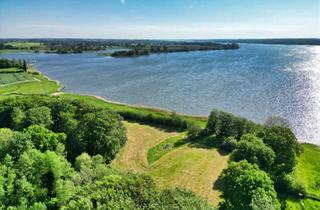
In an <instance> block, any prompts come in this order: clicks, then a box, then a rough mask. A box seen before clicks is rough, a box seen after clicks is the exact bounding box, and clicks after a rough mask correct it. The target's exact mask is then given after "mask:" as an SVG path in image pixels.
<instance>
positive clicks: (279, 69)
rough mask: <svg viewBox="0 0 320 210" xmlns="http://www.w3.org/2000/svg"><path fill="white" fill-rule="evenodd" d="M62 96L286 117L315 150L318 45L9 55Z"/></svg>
mask: <svg viewBox="0 0 320 210" xmlns="http://www.w3.org/2000/svg"><path fill="white" fill-rule="evenodd" d="M1 56H2V57H6V58H16V59H28V60H29V61H31V62H34V65H35V67H36V68H38V69H39V70H40V71H42V72H43V73H45V74H46V75H48V76H49V77H51V78H53V79H56V80H59V81H61V82H62V84H63V85H64V86H65V87H66V89H65V91H68V92H75V93H82V94H95V95H99V96H102V97H105V98H107V99H110V100H115V101H119V102H124V103H130V104H140V105H147V106H156V107H162V108H166V109H170V110H173V111H176V112H180V113H186V114H193V115H208V114H209V112H210V110H211V109H212V108H219V109H223V110H225V111H227V112H231V113H234V114H237V115H240V116H242V117H246V118H249V119H252V120H254V121H256V122H259V123H262V122H263V121H264V120H265V118H266V117H267V116H270V115H277V116H282V117H284V118H286V119H287V120H288V121H289V122H290V123H291V125H292V127H293V130H294V132H295V134H296V135H297V137H298V138H299V139H300V140H301V141H307V142H313V143H315V144H318V145H320V46H282V45H255V44H251V45H250V44H242V45H241V48H240V49H239V50H229V51H207V52H186V53H170V54H160V55H151V56H142V57H137V58H108V57H101V56H97V55H96V54H95V53H84V54H73V55H56V54H33V53H15V54H7V55H1Z"/></svg>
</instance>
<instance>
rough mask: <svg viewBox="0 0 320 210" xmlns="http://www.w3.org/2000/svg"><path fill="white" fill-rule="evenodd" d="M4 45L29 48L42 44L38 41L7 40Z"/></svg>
mask: <svg viewBox="0 0 320 210" xmlns="http://www.w3.org/2000/svg"><path fill="white" fill-rule="evenodd" d="M5 44H6V45H11V46H13V47H16V48H20V49H29V48H30V47H40V46H41V45H44V44H43V43H40V42H7V43H5Z"/></svg>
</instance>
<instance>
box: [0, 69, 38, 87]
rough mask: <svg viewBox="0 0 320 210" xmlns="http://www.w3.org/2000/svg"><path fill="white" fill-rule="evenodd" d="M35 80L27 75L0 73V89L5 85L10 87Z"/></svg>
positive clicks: (21, 73)
mask: <svg viewBox="0 0 320 210" xmlns="http://www.w3.org/2000/svg"><path fill="white" fill-rule="evenodd" d="M34 80H35V79H34V78H33V77H32V76H31V75H30V74H27V73H24V72H19V73H0V87H1V86H5V85H11V84H15V83H19V82H30V81H34Z"/></svg>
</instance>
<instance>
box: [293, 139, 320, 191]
mask: <svg viewBox="0 0 320 210" xmlns="http://www.w3.org/2000/svg"><path fill="white" fill-rule="evenodd" d="M302 147H303V153H302V154H301V155H300V157H299V158H298V167H297V169H298V170H297V175H298V177H299V179H300V180H301V181H302V182H303V183H304V184H305V186H306V188H307V192H308V193H311V194H314V195H318V196H319V197H320V147H318V146H315V145H312V144H302Z"/></svg>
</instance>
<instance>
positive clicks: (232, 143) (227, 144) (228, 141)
mask: <svg viewBox="0 0 320 210" xmlns="http://www.w3.org/2000/svg"><path fill="white" fill-rule="evenodd" d="M237 143H238V142H237V140H236V139H235V138H234V137H232V136H229V137H228V138H224V140H223V142H222V144H221V146H220V148H221V149H223V150H225V151H227V152H232V151H233V150H234V149H235V148H236V147H237Z"/></svg>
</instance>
